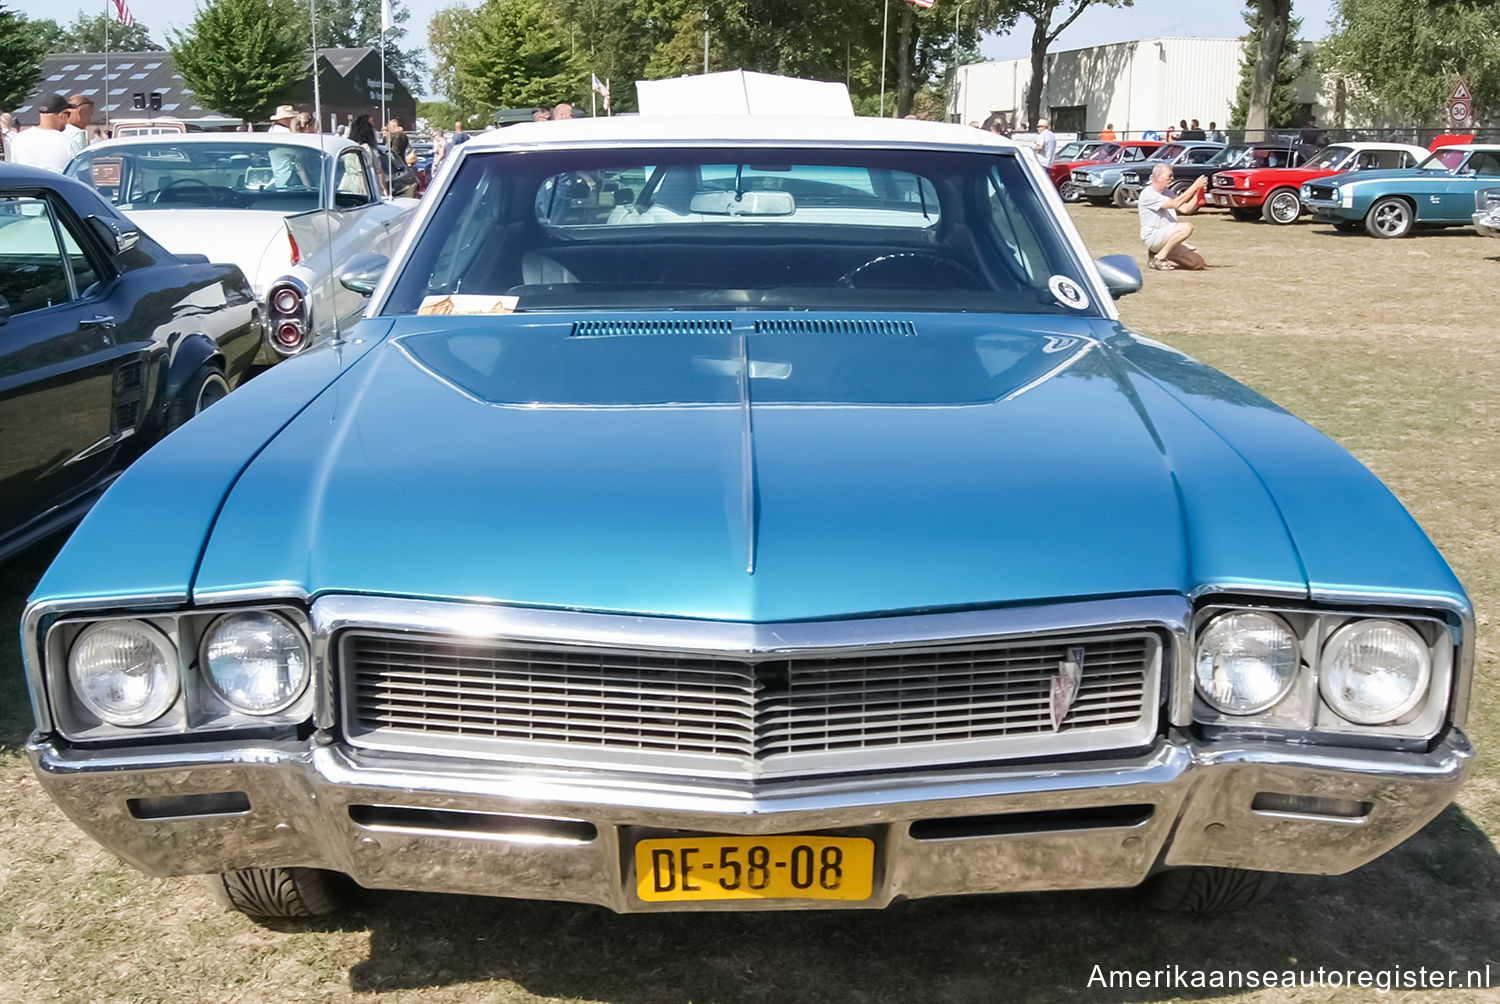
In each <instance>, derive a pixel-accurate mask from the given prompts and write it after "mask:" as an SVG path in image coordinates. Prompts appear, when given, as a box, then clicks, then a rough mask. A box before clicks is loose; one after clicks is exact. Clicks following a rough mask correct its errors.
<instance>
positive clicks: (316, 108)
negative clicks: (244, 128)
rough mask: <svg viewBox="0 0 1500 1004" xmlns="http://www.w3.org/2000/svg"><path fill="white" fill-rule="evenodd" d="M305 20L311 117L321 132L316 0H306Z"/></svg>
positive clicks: (321, 117) (321, 99) (321, 101)
mask: <svg viewBox="0 0 1500 1004" xmlns="http://www.w3.org/2000/svg"><path fill="white" fill-rule="evenodd" d="M307 20H308V24H309V25H310V26H311V30H312V74H313V119H315V120H316V121H317V123H318V132H322V131H323V92H322V89H321V88H320V87H319V86H318V0H307ZM252 128H254V127H253V126H252ZM319 142H321V141H319Z"/></svg>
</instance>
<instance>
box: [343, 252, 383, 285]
mask: <svg viewBox="0 0 1500 1004" xmlns="http://www.w3.org/2000/svg"><path fill="white" fill-rule="evenodd" d="M389 264H390V259H389V258H387V257H386V256H385V255H383V254H374V253H371V252H365V253H364V254H357V255H355V256H354V257H352V258H350V259H349V261H348V262H347V263H345V265H344V271H342V272H340V273H339V283H340V284H342V285H343V287H344V288H345V289H347V290H349V291H350V292H351V293H358V294H359V295H360V296H369V295H370V294H371V293H373V292H375V287H376V286H378V285H379V284H380V277H381V276H382V275H384V274H385V267H386V266H387V265H389Z"/></svg>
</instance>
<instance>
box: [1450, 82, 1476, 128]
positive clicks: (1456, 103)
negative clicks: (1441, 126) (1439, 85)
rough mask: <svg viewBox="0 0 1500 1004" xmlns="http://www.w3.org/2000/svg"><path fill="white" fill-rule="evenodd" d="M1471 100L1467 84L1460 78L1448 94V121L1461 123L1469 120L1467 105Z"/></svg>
mask: <svg viewBox="0 0 1500 1004" xmlns="http://www.w3.org/2000/svg"><path fill="white" fill-rule="evenodd" d="M1472 101H1473V97H1472V95H1471V94H1470V93H1469V85H1468V84H1466V83H1464V82H1463V81H1462V80H1460V81H1459V82H1458V84H1457V86H1455V87H1454V88H1453V93H1452V94H1450V95H1449V96H1448V121H1449V122H1451V123H1453V124H1454V125H1461V124H1462V123H1464V122H1467V121H1468V120H1469V106H1470V104H1471V103H1472Z"/></svg>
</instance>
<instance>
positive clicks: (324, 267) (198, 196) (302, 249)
mask: <svg viewBox="0 0 1500 1004" xmlns="http://www.w3.org/2000/svg"><path fill="white" fill-rule="evenodd" d="M68 173H69V174H71V175H72V176H73V177H75V178H77V179H78V180H80V181H83V182H85V183H86V184H90V185H92V186H93V187H94V188H96V189H98V190H99V192H100V193H101V194H103V195H104V196H105V197H106V198H107V199H109V200H110V201H111V202H113V203H114V204H115V205H116V206H117V207H119V209H120V210H121V211H122V212H123V213H124V214H125V215H126V216H128V217H129V218H130V219H131V221H132V222H134V223H136V224H137V225H138V226H140V228H141V229H142V230H144V231H145V232H146V233H148V234H150V235H151V237H152V238H154V239H155V240H156V241H157V242H158V243H160V244H162V245H163V246H165V247H166V248H167V249H168V250H170V251H172V252H174V253H176V254H201V255H206V256H207V257H208V259H209V260H210V261H216V262H231V263H233V264H235V265H238V266H239V267H240V269H241V270H242V271H243V272H244V273H245V275H246V276H247V277H248V278H249V279H250V285H251V287H252V288H253V289H254V290H255V295H256V296H257V297H259V298H260V300H261V301H262V303H265V302H266V300H267V298H268V294H269V292H270V289H271V286H272V283H273V282H275V281H276V280H277V279H279V278H282V277H287V278H288V281H287V282H286V283H283V284H281V285H278V286H277V293H278V295H280V296H282V297H283V298H284V299H285V298H286V296H287V295H288V294H287V293H285V292H284V291H285V290H290V291H291V294H292V295H299V296H301V297H302V298H303V301H304V302H303V303H299V304H298V306H299V307H300V308H302V309H303V313H304V314H305V316H306V319H307V320H306V323H305V324H303V325H302V326H300V327H298V328H297V329H296V330H295V331H294V330H293V329H291V328H286V327H273V328H271V329H269V331H268V332H267V338H266V348H265V350H263V351H262V353H261V355H262V358H263V359H264V360H265V361H268V362H274V361H276V360H277V359H279V358H281V357H284V356H290V355H295V354H296V353H298V352H300V351H302V350H303V349H305V348H307V346H308V345H310V344H311V343H312V342H313V341H314V340H316V339H317V338H318V337H319V336H320V335H322V334H324V333H326V332H329V331H331V330H332V329H333V327H334V325H335V323H336V322H342V321H343V320H345V319H349V320H352V317H353V315H355V314H357V313H358V312H359V311H360V310H361V309H363V307H364V300H363V298H362V297H360V296H359V295H358V294H355V293H351V292H349V291H348V290H347V289H345V288H344V287H342V286H340V285H339V284H338V283H337V282H336V281H335V279H334V277H335V276H337V275H338V274H339V272H340V271H342V270H343V268H344V265H345V263H346V262H347V261H348V259H349V258H351V257H352V256H354V255H357V254H361V253H373V254H386V255H388V254H390V253H391V252H392V251H394V249H395V247H396V245H397V243H399V242H400V239H401V235H402V234H403V233H404V232H405V230H406V226H407V223H408V222H409V221H410V219H411V211H412V209H413V208H414V207H415V206H416V205H417V201H416V200H415V199H387V198H384V197H383V196H382V195H381V192H380V186H379V184H378V183H377V179H376V175H375V171H374V167H373V162H372V160H371V158H370V156H369V152H368V151H367V150H366V149H365V148H364V147H362V146H360V145H359V144H357V143H353V142H351V141H349V140H347V139H344V138H342V137H339V136H326V135H302V134H297V133H260V134H256V133H200V134H182V135H171V136H167V135H162V136H137V137H131V138H128V139H119V140H112V141H110V142H106V143H98V144H95V145H93V146H90V147H89V148H88V149H87V150H85V151H84V152H83V153H81V154H79V155H78V156H77V157H75V158H74V159H73V162H72V163H71V164H70V165H69V167H68ZM325 210H326V211H325Z"/></svg>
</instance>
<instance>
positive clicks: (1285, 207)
mask: <svg viewBox="0 0 1500 1004" xmlns="http://www.w3.org/2000/svg"><path fill="white" fill-rule="evenodd" d="M1260 215H1261V217H1262V218H1263V219H1264V220H1265V221H1266V222H1267V223H1274V224H1275V225H1277V226H1280V227H1284V226H1286V225H1287V224H1290V223H1296V222H1297V217H1299V216H1301V215H1302V200H1301V199H1299V198H1297V193H1296V192H1295V191H1294V190H1292V189H1290V188H1278V189H1276V190H1275V191H1274V192H1272V193H1271V194H1270V195H1268V196H1266V201H1265V202H1263V203H1261V206H1260Z"/></svg>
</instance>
